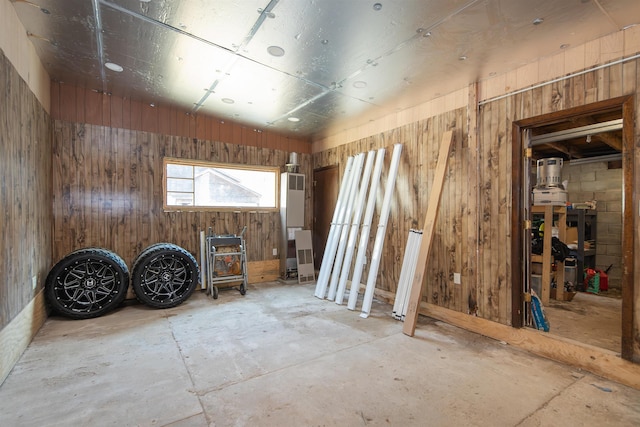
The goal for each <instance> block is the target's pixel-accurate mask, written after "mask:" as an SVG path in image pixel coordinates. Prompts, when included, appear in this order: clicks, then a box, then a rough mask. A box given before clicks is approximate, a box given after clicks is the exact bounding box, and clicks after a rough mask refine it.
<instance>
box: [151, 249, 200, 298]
mask: <svg viewBox="0 0 640 427" xmlns="http://www.w3.org/2000/svg"><path fill="white" fill-rule="evenodd" d="M190 272H191V270H190V269H189V268H188V266H187V264H185V263H184V262H183V261H182V260H181V259H179V258H174V257H168V256H163V257H158V258H155V259H153V260H152V261H151V262H150V263H148V264H147V265H146V266H145V270H144V272H143V275H142V283H141V287H142V289H143V291H144V293H145V295H147V296H148V297H150V298H151V300H153V301H160V302H171V301H175V300H178V299H180V298H181V297H182V296H183V295H184V293H185V292H187V291H188V289H189V284H190V283H191V274H190Z"/></svg>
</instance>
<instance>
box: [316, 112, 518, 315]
mask: <svg viewBox="0 0 640 427" xmlns="http://www.w3.org/2000/svg"><path fill="white" fill-rule="evenodd" d="M449 129H453V130H454V138H455V141H454V144H453V147H452V149H451V151H450V154H449V160H448V166H447V171H446V180H445V184H444V188H443V193H442V198H441V204H440V211H439V217H438V222H437V226H436V234H435V237H434V242H433V251H432V254H431V256H430V258H429V262H428V265H427V270H426V273H425V276H426V277H427V280H426V281H425V286H426V288H425V293H424V295H425V296H426V299H427V300H428V301H429V302H434V303H436V304H438V305H442V306H444V307H447V308H452V309H454V310H458V311H466V310H468V298H467V296H468V295H469V293H470V292H473V293H475V276H474V270H473V265H474V260H473V258H475V256H476V255H475V254H476V241H475V240H474V237H473V236H477V231H476V228H477V226H478V224H477V217H478V215H477V210H475V209H472V205H470V204H469V203H468V200H469V199H470V197H475V196H474V193H475V191H476V190H475V188H476V186H474V182H476V181H477V177H476V176H475V172H476V170H477V168H476V167H475V165H473V167H471V168H470V167H469V159H470V156H475V152H471V151H470V149H469V144H468V140H467V117H466V110H465V109H457V110H455V111H451V112H448V113H445V114H442V115H440V116H438V117H433V118H430V119H427V120H421V121H418V122H414V123H412V124H409V125H405V126H402V127H399V128H396V129H393V130H391V131H388V132H384V133H381V134H378V135H374V136H371V137H368V138H365V139H361V140H358V141H354V142H352V143H349V144H345V145H341V146H338V147H336V148H331V149H329V150H326V151H323V152H321V153H317V154H314V156H313V167H314V169H317V168H321V167H324V166H328V165H332V164H339V165H340V169H341V171H340V175H341V176H342V175H343V174H344V166H345V164H346V159H347V157H348V156H352V155H354V154H357V153H359V152H363V151H368V150H373V149H378V148H386V149H387V154H386V157H385V167H384V169H383V170H384V172H383V175H382V177H381V190H379V192H378V197H377V204H378V206H377V212H376V216H375V217H374V220H373V227H374V229H375V227H376V224H377V223H378V221H379V217H378V214H379V211H380V208H381V206H380V205H381V202H382V198H383V196H384V194H383V192H384V185H385V183H386V181H387V175H386V174H387V172H388V170H389V163H390V160H391V152H392V150H393V144H396V143H401V144H403V151H402V160H401V164H400V168H399V170H398V178H397V180H396V189H395V194H394V197H393V202H392V208H391V215H390V217H389V223H388V227H387V234H386V237H385V242H384V247H383V256H382V261H381V265H380V270H379V275H378V280H377V287H378V288H379V289H382V290H385V291H391V292H395V290H396V287H397V283H398V278H399V277H400V269H401V267H402V260H403V257H404V248H405V245H406V242H407V237H408V235H409V230H410V229H412V228H416V229H419V228H422V225H423V223H424V219H425V218H424V214H425V212H426V210H427V206H426V204H427V201H428V199H429V194H430V191H431V186H432V183H433V175H434V172H435V168H436V164H437V160H438V159H437V157H438V149H439V144H440V141H441V137H442V133H443V132H445V131H446V130H449ZM496 173H497V172H496ZM497 221H498V218H496V223H497ZM373 235H375V233H372V236H373ZM470 236H472V237H470ZM372 246H373V237H372V238H371V239H370V243H369V249H368V255H370V254H371V251H372ZM367 272H368V270H367V269H366V268H365V272H364V273H365V274H364V276H363V278H362V282H363V283H366V280H367V277H366V274H367ZM454 272H456V273H461V274H462V276H463V278H464V279H463V284H462V285H454V284H453V273H454ZM472 289H473V291H472ZM503 294H504V295H501V296H500V297H504V298H506V296H507V294H506V292H503ZM493 303H494V304H496V306H497V304H498V296H495V297H494V298H493Z"/></svg>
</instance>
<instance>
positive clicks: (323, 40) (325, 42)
mask: <svg viewBox="0 0 640 427" xmlns="http://www.w3.org/2000/svg"><path fill="white" fill-rule="evenodd" d="M320 43H322V44H329V40H327V39H322V41H321V42H320Z"/></svg>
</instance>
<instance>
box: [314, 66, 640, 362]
mask: <svg viewBox="0 0 640 427" xmlns="http://www.w3.org/2000/svg"><path fill="white" fill-rule="evenodd" d="M638 67H639V61H638V60H631V61H628V62H625V63H621V64H617V65H613V66H610V67H607V68H602V69H600V70H596V71H593V72H589V73H586V74H583V75H579V76H575V77H572V78H569V79H567V80H564V81H560V82H557V83H554V84H550V85H546V86H542V87H538V88H535V89H531V90H527V91H524V92H522V93H519V94H514V95H511V96H506V97H504V98H502V99H499V100H495V101H493V102H490V103H484V104H483V105H481V106H480V107H479V110H478V115H477V118H478V120H477V129H478V131H477V146H476V142H475V141H472V140H471V139H469V135H468V130H467V118H468V117H471V116H472V115H473V114H474V108H475V104H474V103H473V102H470V104H469V107H468V108H466V109H465V108H463V109H457V110H453V111H450V112H443V113H442V114H439V115H436V116H434V117H431V118H428V119H425V120H421V121H416V122H414V123H411V124H408V125H404V126H401V127H398V128H395V129H392V130H389V131H385V132H382V133H379V134H377V135H374V136H371V137H368V138H365V139H361V140H356V141H350V142H348V143H346V144H344V145H341V146H338V147H335V148H330V149H327V150H324V151H322V152H319V153H315V154H314V155H313V167H314V168H319V167H322V166H327V165H330V164H340V167H341V175H342V173H343V170H342V168H344V165H345V163H346V158H347V157H348V156H350V155H353V154H355V153H358V152H361V151H365V150H368V149H372V148H378V147H388V148H389V150H390V149H391V146H392V144H393V143H395V142H400V143H403V144H405V147H404V152H403V155H402V166H401V167H400V171H399V176H398V180H397V187H396V188H397V190H396V195H395V197H394V201H393V207H392V212H391V217H390V222H389V228H388V230H387V236H386V240H385V245H384V251H383V256H382V265H381V268H380V273H379V277H378V281H377V287H378V288H379V289H382V290H384V291H391V292H395V289H396V286H397V281H398V278H399V275H400V268H401V265H402V260H403V257H404V246H405V244H406V239H407V234H408V230H409V228H412V227H414V228H420V227H422V222H423V221H424V215H425V212H426V206H425V203H426V200H427V198H428V195H429V192H430V185H431V180H432V175H433V171H434V169H435V165H436V161H437V155H438V151H437V150H438V144H439V141H440V137H441V135H442V133H443V132H444V131H445V130H446V129H448V128H455V133H454V136H455V145H454V148H453V149H452V151H451V153H450V156H449V164H448V170H447V175H446V178H445V185H444V189H443V195H442V201H441V205H440V211H439V216H438V222H437V232H436V235H435V238H434V251H433V255H431V257H430V258H429V260H428V264H427V270H426V274H425V283H424V286H425V292H424V294H423V295H424V301H426V302H428V303H432V304H436V305H438V306H441V307H446V308H449V309H453V310H456V311H459V312H463V313H475V314H477V315H478V316H479V317H482V318H485V319H488V320H492V321H495V322H499V323H502V324H506V325H510V324H511V321H512V320H511V314H512V310H513V307H512V298H511V297H512V277H511V253H512V252H513V251H519V250H520V249H519V248H513V247H511V237H512V233H513V231H512V229H511V213H512V201H511V195H512V192H514V191H516V192H518V191H520V189H515V188H512V182H511V168H512V147H513V146H512V134H511V131H512V123H513V121H515V120H521V119H525V118H529V117H534V116H538V115H541V114H545V113H549V112H553V111H559V110H562V109H566V108H571V107H575V106H580V105H585V104H589V103H592V102H596V101H600V100H605V99H610V98H614V97H617V96H621V95H626V94H635V96H636V110H635V111H636V126H635V130H634V132H635V141H636V147H637V146H638V141H639V140H640V130H639V129H638V126H637V123H640V115H639V114H640V108H639V107H638V98H639V97H638V95H639V93H638V91H639V88H640V73H639V72H638ZM470 99H471V98H470ZM470 124H472V123H471V122H470ZM472 136H474V135H472ZM634 155H635V161H634V164H635V168H636V171H638V170H640V150H638V149H636V150H635V154H634ZM388 161H389V159H387V168H388ZM634 176H635V188H640V173H638V172H636V173H635V175H634ZM380 200H381V195H380ZM634 203H635V204H636V205H637V203H638V201H637V200H634ZM379 207H380V206H378V208H379ZM635 218H636V219H635V222H636V224H635V226H634V229H635V230H636V238H635V243H634V245H635V246H634V258H635V265H636V266H638V265H640V238H639V237H638V236H640V232H639V231H638V230H639V226H638V224H637V216H636V217H635ZM376 220H377V219H376ZM376 220H374V221H376ZM374 225H375V222H374ZM370 249H371V248H370ZM639 270H640V268H637V267H636V269H635V276H636V277H635V280H634V282H635V296H634V298H635V307H636V308H635V314H634V319H635V320H634V322H635V325H634V330H635V334H634V336H636V337H640V334H639V333H638V331H640V272H639ZM457 272H459V273H461V277H462V284H461V285H454V284H453V273H457ZM364 280H366V279H365V278H363V281H364ZM636 341H637V342H636V343H635V344H634V346H635V350H634V354H635V355H636V356H635V357H636V358H638V360H640V338H636Z"/></svg>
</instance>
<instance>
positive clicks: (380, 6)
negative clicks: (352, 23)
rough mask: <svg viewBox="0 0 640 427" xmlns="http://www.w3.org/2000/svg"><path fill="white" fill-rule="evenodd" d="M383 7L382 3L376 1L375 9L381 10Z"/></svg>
mask: <svg viewBox="0 0 640 427" xmlns="http://www.w3.org/2000/svg"><path fill="white" fill-rule="evenodd" d="M380 9H382V3H375V4H374V5H373V10H380Z"/></svg>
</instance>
